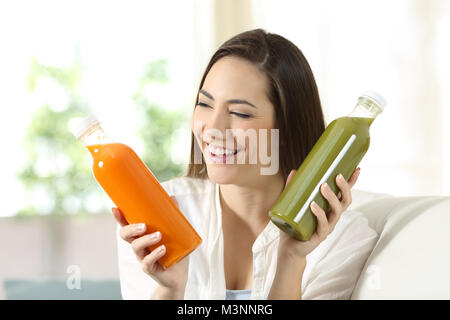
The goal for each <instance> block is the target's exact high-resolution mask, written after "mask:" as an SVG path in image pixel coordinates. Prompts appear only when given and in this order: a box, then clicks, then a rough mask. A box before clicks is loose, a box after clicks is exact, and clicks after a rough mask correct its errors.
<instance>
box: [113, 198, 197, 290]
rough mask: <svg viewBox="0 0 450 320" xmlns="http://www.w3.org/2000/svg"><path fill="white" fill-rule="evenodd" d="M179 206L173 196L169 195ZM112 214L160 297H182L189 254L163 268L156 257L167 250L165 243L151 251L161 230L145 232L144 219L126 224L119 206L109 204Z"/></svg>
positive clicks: (158, 240)
mask: <svg viewBox="0 0 450 320" xmlns="http://www.w3.org/2000/svg"><path fill="white" fill-rule="evenodd" d="M171 198H172V200H173V201H174V202H175V203H176V205H177V206H178V202H177V200H176V199H175V197H171ZM112 212H113V215H114V218H115V219H116V220H117V222H118V223H119V224H120V226H121V227H122V228H121V229H120V237H121V238H122V239H123V240H125V241H126V242H128V243H130V244H131V248H132V249H133V251H134V253H135V255H136V258H137V259H138V261H139V263H140V264H141V266H142V270H143V271H144V272H145V273H146V274H148V275H149V276H150V277H152V278H153V279H154V280H155V281H156V282H157V283H158V284H159V286H158V290H157V292H156V296H157V298H159V299H183V298H184V289H185V287H186V282H187V275H188V266H189V256H187V257H185V258H183V259H181V260H180V261H179V262H177V263H175V264H173V265H172V266H171V267H170V268H168V269H167V270H165V269H164V268H163V267H162V266H161V265H160V264H159V263H158V260H159V259H160V258H161V257H162V256H164V254H165V253H166V248H165V246H164V245H161V246H158V247H157V248H155V250H152V251H150V250H149V246H153V245H155V244H157V243H158V242H160V241H161V233H160V232H158V231H157V232H153V233H150V234H146V233H145V231H146V225H145V223H143V224H140V223H137V224H129V223H128V222H127V220H126V219H125V217H124V215H123V214H122V212H121V211H120V210H119V209H118V208H112Z"/></svg>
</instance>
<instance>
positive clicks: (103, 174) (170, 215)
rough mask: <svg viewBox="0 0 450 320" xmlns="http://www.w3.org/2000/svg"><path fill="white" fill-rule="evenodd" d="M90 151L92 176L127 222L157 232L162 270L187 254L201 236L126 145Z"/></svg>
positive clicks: (106, 145) (110, 144) (198, 242)
mask: <svg viewBox="0 0 450 320" xmlns="http://www.w3.org/2000/svg"><path fill="white" fill-rule="evenodd" d="M87 148H88V149H89V151H90V152H91V154H92V157H93V159H94V163H93V166H92V169H93V171H94V175H95V178H96V179H97V181H98V183H99V184H100V185H101V187H102V188H103V190H104V191H105V192H106V193H107V194H108V196H109V197H110V198H111V200H112V201H113V202H114V204H115V205H116V206H117V207H118V208H119V209H120V210H121V211H122V213H123V214H124V216H125V218H126V219H127V221H128V223H130V224H134V223H145V224H146V225H147V229H146V233H152V232H155V231H160V232H161V235H162V237H161V241H160V242H158V243H157V244H156V245H153V246H150V247H149V249H150V250H153V249H155V248H157V247H158V246H160V245H162V244H164V245H165V246H166V254H165V255H164V256H163V257H161V258H160V259H159V260H158V262H159V263H160V264H161V265H162V267H163V268H164V269H167V268H169V267H170V266H171V265H172V264H174V263H175V262H177V261H179V260H180V259H182V258H183V257H185V256H187V255H188V254H189V253H191V252H192V251H193V250H194V249H195V248H196V247H197V246H199V245H200V243H201V242H202V239H201V238H200V236H199V235H198V234H197V232H195V230H194V228H193V227H192V226H191V225H190V224H189V222H188V221H187V219H186V218H185V217H184V215H183V214H182V213H181V211H180V210H179V209H178V207H177V206H176V205H175V203H174V202H173V201H172V199H171V198H170V197H169V195H168V194H167V192H166V191H165V190H164V188H163V187H162V186H161V185H160V184H159V182H158V181H157V180H156V178H155V177H154V176H153V174H152V173H151V171H150V170H149V169H148V168H147V166H146V165H145V164H144V162H142V160H141V159H140V158H139V157H138V155H137V154H136V153H135V152H134V151H133V149H131V148H130V147H129V146H127V145H125V144H122V143H109V144H96V145H90V146H88V147H87Z"/></svg>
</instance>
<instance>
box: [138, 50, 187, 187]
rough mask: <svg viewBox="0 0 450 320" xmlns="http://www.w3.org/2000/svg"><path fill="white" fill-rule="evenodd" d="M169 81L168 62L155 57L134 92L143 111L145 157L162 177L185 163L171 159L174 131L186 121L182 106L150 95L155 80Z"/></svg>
mask: <svg viewBox="0 0 450 320" xmlns="http://www.w3.org/2000/svg"><path fill="white" fill-rule="evenodd" d="M155 83H157V84H164V85H168V84H169V77H168V62H167V60H166V59H163V60H155V61H151V62H149V63H147V64H146V65H145V66H144V70H143V72H142V76H141V78H140V80H139V86H138V90H137V91H136V93H135V94H134V96H133V100H134V102H135V105H136V107H137V108H138V111H139V112H140V114H141V115H142V117H141V119H142V125H141V126H140V128H139V130H138V134H139V136H140V137H142V139H143V141H144V145H145V148H144V153H143V154H142V155H141V157H142V160H143V161H144V162H145V164H146V165H147V166H148V167H149V168H150V170H151V171H152V172H153V174H154V175H155V176H156V177H157V178H158V180H159V181H166V180H169V179H171V178H174V177H177V176H180V175H181V174H182V173H183V170H184V167H183V166H182V165H180V164H176V163H174V162H173V161H172V160H171V159H170V154H171V151H172V147H173V141H172V139H171V136H172V133H173V132H174V131H175V130H176V129H178V128H179V127H180V126H181V125H182V124H183V123H184V122H185V121H186V114H185V113H184V112H183V111H181V110H170V109H164V108H162V107H160V106H158V105H156V104H155V103H153V102H152V101H150V100H149V99H148V98H147V94H146V92H147V91H146V88H147V86H151V85H152V84H155Z"/></svg>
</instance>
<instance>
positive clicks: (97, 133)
mask: <svg viewBox="0 0 450 320" xmlns="http://www.w3.org/2000/svg"><path fill="white" fill-rule="evenodd" d="M78 139H79V140H80V141H81V142H82V143H83V144H84V145H85V146H86V147H87V146H90V145H94V144H107V143H112V141H111V139H110V138H109V137H108V136H107V135H106V133H105V131H104V130H103V128H102V127H101V126H100V124H99V123H98V124H96V125H94V126H92V127H91V128H89V130H87V131H86V132H85V133H83V134H82V135H81V136H80V137H79V138H78Z"/></svg>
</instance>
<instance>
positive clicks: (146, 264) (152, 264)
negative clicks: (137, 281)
mask: <svg viewBox="0 0 450 320" xmlns="http://www.w3.org/2000/svg"><path fill="white" fill-rule="evenodd" d="M165 253H166V247H165V246H164V245H161V246H159V247H158V248H156V249H155V250H153V251H152V252H150V254H148V255H147V256H145V258H144V259H143V260H142V261H141V266H142V270H143V271H144V272H146V273H148V274H154V273H155V272H156V271H157V269H158V266H157V264H156V263H157V262H158V260H159V259H160V258H161V257H162V256H163V255H164V254H165Z"/></svg>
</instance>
